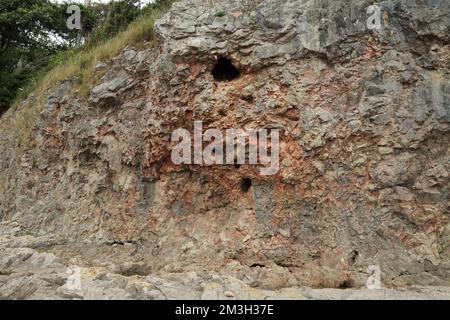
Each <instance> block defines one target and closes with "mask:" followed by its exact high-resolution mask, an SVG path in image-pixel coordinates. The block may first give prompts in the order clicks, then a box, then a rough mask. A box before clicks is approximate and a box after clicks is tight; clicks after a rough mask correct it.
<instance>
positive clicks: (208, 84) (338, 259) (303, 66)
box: [0, 0, 450, 298]
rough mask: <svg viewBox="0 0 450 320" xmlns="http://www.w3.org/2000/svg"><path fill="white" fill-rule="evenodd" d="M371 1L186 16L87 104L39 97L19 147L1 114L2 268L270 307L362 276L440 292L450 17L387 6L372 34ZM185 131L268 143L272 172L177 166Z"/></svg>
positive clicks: (64, 86)
mask: <svg viewBox="0 0 450 320" xmlns="http://www.w3.org/2000/svg"><path fill="white" fill-rule="evenodd" d="M371 4H372V1H360V0H344V1H331V0H329V1H328V0H286V1H283V0H265V1H257V0H253V1H238V0H232V1H197V0H195V1H194V0H191V1H187V0H185V1H181V2H178V3H176V4H175V5H174V6H173V7H172V9H171V10H170V11H169V12H168V13H167V14H166V15H165V16H164V17H163V18H162V19H160V20H159V21H158V23H157V25H156V30H155V31H156V34H157V35H158V39H157V41H156V42H155V43H153V44H147V45H146V46H144V47H143V48H140V49H137V48H132V47H127V48H125V49H124V50H123V53H122V54H121V55H119V56H117V57H116V58H114V59H112V60H109V61H104V63H102V64H99V65H98V66H97V67H96V68H95V70H93V71H92V72H93V74H94V76H96V77H97V78H98V79H99V80H98V81H97V83H96V84H95V85H94V86H93V87H92V88H91V90H90V93H89V96H88V97H85V96H83V95H82V94H80V92H79V91H77V89H76V88H75V83H74V80H73V79H67V80H66V81H64V82H62V83H60V84H59V85H58V86H57V88H55V89H54V90H52V91H51V92H48V94H47V96H45V97H44V99H45V103H44V105H45V106H44V108H43V110H42V111H41V113H40V115H39V119H38V121H37V122H36V123H34V124H33V131H32V134H31V135H30V136H29V137H28V136H27V137H26V139H22V138H21V139H19V138H18V136H17V132H14V130H11V127H13V126H6V125H5V123H7V122H13V121H16V120H15V118H14V117H15V116H14V114H13V113H12V112H9V113H8V114H6V115H5V116H4V117H3V119H2V122H3V124H2V127H1V128H0V131H1V134H2V141H1V142H0V168H1V174H0V175H1V179H0V183H1V186H0V190H1V194H0V218H1V219H3V220H4V221H5V222H4V223H3V228H5V230H9V231H8V233H7V234H8V235H9V236H8V237H6V236H5V237H4V238H2V239H3V240H2V241H1V242H0V244H1V245H2V249H1V250H3V256H4V257H8V256H9V257H11V256H14V257H15V258H14V259H16V260H17V259H19V261H21V260H20V259H23V257H24V256H25V257H26V256H27V252H28V251H26V250H32V249H33V250H37V251H45V252H51V254H52V256H53V255H54V256H53V257H58V259H60V262H58V263H60V264H64V265H69V264H77V265H81V266H83V267H86V268H87V267H94V266H98V267H101V268H104V270H106V271H104V272H113V273H116V274H117V273H119V274H121V275H122V276H125V277H126V276H136V275H137V276H147V275H149V274H158V273H164V274H173V273H188V274H191V275H192V273H193V272H194V273H196V274H198V273H201V272H214V273H215V274H219V275H221V276H222V277H227V276H230V277H233V278H237V279H239V280H240V281H242V284H243V285H244V283H245V285H248V286H251V287H257V288H260V289H268V290H278V289H282V288H288V287H300V286H308V287H319V288H323V287H325V288H344V287H361V286H364V284H365V283H366V280H367V277H368V274H367V267H368V266H371V265H376V266H380V268H381V271H382V282H383V284H384V285H385V286H394V287H396V286H408V285H439V286H449V285H450V224H449V182H450V180H449V169H450V148H449V137H450V130H449V124H450V81H449V75H450V32H449V31H450V2H449V1H446V0H434V1H407V0H392V1H382V2H380V3H378V4H377V6H379V8H380V12H381V18H382V19H381V28H376V29H371V28H368V26H367V23H366V21H367V19H368V17H369V16H370V14H368V12H367V8H368V7H369V6H370V5H371ZM36 98H39V97H33V96H30V97H29V100H28V101H27V103H30V101H33V99H36ZM22 108H25V103H24V105H23V106H22ZM195 120H202V121H203V123H204V126H205V128H219V129H222V130H226V129H228V128H247V129H248V128H276V129H279V130H281V146H280V170H279V172H278V173H277V174H276V175H274V176H262V175H260V174H259V170H258V167H257V166H254V165H248V164H247V165H242V166H229V165H222V166H204V165H181V166H179V165H175V164H173V162H172V161H171V148H172V147H173V142H171V139H170V138H171V134H172V132H173V131H174V130H176V129H178V128H187V129H189V130H192V127H193V122H194V121H195ZM5 128H6V129H5ZM13 128H14V127H13ZM19 144H20V145H19ZM243 183H245V184H246V186H245V188H243V187H242V184H243ZM8 228H9V229H8ZM11 228H12V229H11ZM11 230H13V231H11ZM11 234H12V235H14V237H12V238H11ZM30 239H32V240H30ZM24 247H26V248H30V247H31V248H32V249H23V248H24ZM17 248H22V249H20V250H25V251H23V252H22V253H23V254H19V255H17V254H16V253H15V254H13V252H21V251H17V250H18V249H17ZM28 254H31V256H33V254H34V256H36V255H39V254H42V253H38V252H34V253H33V252H32V253H29V252H28ZM48 254H50V253H48ZM28 258H29V256H28ZM28 258H27V259H28ZM14 259H13V260H14ZM6 260H8V259H6ZM9 260H11V258H10V259H9ZM9 260H8V261H9ZM14 261H15V260H14ZM24 261H26V259H25V260H24ZM14 263H15V262H14ZM14 263H9V265H8V263H7V262H4V261H3V262H2V263H0V275H1V274H4V275H3V276H0V287H1V286H2V283H3V285H4V286H8V285H11V282H8V281H9V280H8V279H10V278H11V277H13V278H14V272H15V271H14V270H15V269H11V265H14ZM61 270H63V268H62V269H61ZM61 270H60V271H61ZM62 272H64V271H62ZM2 277H6V278H4V279H5V280H1V278H2ZM195 277H196V276H195ZM195 277H194V278H195ZM16 278H17V277H16ZM16 278H15V279H16ZM59 281H60V282H61V281H62V280H61V279H60V280H59ZM236 281H237V280H236ZM63 282H64V281H63ZM8 283H9V284H8ZM239 283H241V282H239ZM54 285H55V286H56V287H58V286H62V285H63V283H59V284H58V285H56V284H54ZM35 286H37V287H39V285H35ZM141 286H142V284H141ZM127 288H128V287H127ZM128 289H129V288H128ZM128 289H126V288H125V289H124V288H122V289H121V290H125V291H126V292H127V294H128V295H131V296H133V292H135V291H133V292H131V291H129V290H128ZM141 289H142V288H141ZM2 290H6V289H2ZM127 290H128V291H127ZM135 290H137V289H135ZM142 290H143V289H142ZM192 290H194V289H192ZM138 291H139V290H138ZM144 291H145V290H144ZM5 292H6V291H5ZM12 292H15V291H14V290H12ZM33 292H34V291H33ZM139 292H140V291H139ZM60 293H61V290H60ZM31 294H32V293H31ZM447 294H448V291H447ZM11 295H12V294H11ZM66 295H67V293H66ZM62 296H64V294H62ZM69 296H70V295H69ZM150 296H151V297H153V298H155V297H156V298H164V297H162V296H157V295H156V296H155V295H153V296H152V295H150ZM219 296H220V294H219ZM24 297H27V295H26V294H25V295H24ZM133 297H136V296H133ZM148 297H149V295H147V298H148ZM165 297H166V298H167V297H168V296H167V295H166V296H165ZM196 297H197V296H196ZM199 297H200V296H198V298H199ZM252 297H253V296H252ZM447 297H448V296H447ZM169 298H170V296H169Z"/></svg>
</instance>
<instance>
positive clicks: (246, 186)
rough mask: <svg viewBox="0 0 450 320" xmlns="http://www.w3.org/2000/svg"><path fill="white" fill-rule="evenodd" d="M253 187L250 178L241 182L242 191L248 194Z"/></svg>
mask: <svg viewBox="0 0 450 320" xmlns="http://www.w3.org/2000/svg"><path fill="white" fill-rule="evenodd" d="M251 186H252V179H250V178H244V179H242V181H241V191H242V192H245V193H247V192H248V190H250V188H251Z"/></svg>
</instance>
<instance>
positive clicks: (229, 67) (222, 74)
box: [212, 57, 240, 81]
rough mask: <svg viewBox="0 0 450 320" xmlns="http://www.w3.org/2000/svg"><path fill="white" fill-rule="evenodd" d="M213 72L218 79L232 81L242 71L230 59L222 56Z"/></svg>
mask: <svg viewBox="0 0 450 320" xmlns="http://www.w3.org/2000/svg"><path fill="white" fill-rule="evenodd" d="M212 74H213V76H214V79H215V80H216V81H232V80H234V79H236V78H238V77H239V75H240V72H239V70H238V69H237V68H236V67H235V66H234V65H233V63H232V62H231V60H230V59H228V58H224V57H221V58H219V60H218V61H217V63H216V65H215V66H214V69H213V71H212Z"/></svg>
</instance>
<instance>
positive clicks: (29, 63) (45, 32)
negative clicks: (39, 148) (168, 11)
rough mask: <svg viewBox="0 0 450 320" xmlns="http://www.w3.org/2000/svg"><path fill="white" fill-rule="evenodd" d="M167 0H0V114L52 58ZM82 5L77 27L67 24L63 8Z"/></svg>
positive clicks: (90, 43)
mask: <svg viewBox="0 0 450 320" xmlns="http://www.w3.org/2000/svg"><path fill="white" fill-rule="evenodd" d="M170 1H171V0H157V1H156V2H155V3H153V4H150V5H148V6H147V7H145V8H141V7H140V1H139V0H115V1H110V2H109V3H106V4H103V3H93V4H92V5H89V6H83V5H80V4H79V3H73V2H71V1H67V2H65V3H62V4H61V3H56V2H54V1H50V0H0V114H1V113H2V112H4V111H5V110H7V109H8V108H9V106H10V105H11V103H12V101H13V99H14V98H15V97H16V95H17V94H18V93H20V92H21V91H22V90H23V88H24V87H25V86H26V85H27V84H28V83H30V82H32V81H35V80H36V79H37V77H38V75H39V74H40V73H42V72H44V71H45V70H47V69H48V68H49V66H51V63H52V60H53V59H55V57H56V56H57V55H58V54H59V53H61V52H63V51H67V50H77V49H76V48H77V46H80V45H84V46H90V47H94V46H96V45H97V44H98V43H100V42H104V41H106V40H108V39H109V38H111V37H113V36H114V35H116V34H117V33H118V32H120V31H122V30H124V29H125V28H126V27H127V26H128V25H129V24H130V23H131V22H132V21H133V20H134V19H136V17H138V16H139V15H141V14H145V12H148V11H149V10H151V8H153V7H155V6H161V5H167V3H169V2H170ZM71 4H77V5H78V6H79V7H80V9H81V24H82V29H81V30H69V28H67V24H66V21H67V18H68V17H69V14H67V7H68V6H69V5H71Z"/></svg>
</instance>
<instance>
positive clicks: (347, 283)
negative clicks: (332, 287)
mask: <svg viewBox="0 0 450 320" xmlns="http://www.w3.org/2000/svg"><path fill="white" fill-rule="evenodd" d="M354 285H355V283H354V281H353V280H352V279H346V280H344V281H342V282H341V283H340V284H339V289H350V288H353V286H354Z"/></svg>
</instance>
